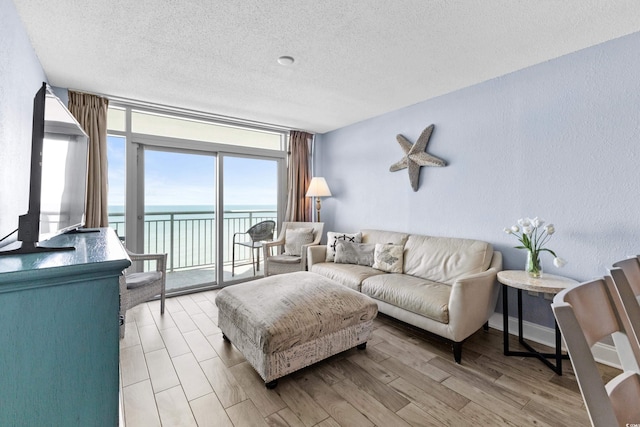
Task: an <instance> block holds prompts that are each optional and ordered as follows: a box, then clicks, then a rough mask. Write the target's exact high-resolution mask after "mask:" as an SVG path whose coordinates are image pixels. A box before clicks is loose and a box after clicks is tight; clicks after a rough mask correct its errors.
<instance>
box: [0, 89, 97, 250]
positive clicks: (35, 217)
mask: <svg viewBox="0 0 640 427" xmlns="http://www.w3.org/2000/svg"><path fill="white" fill-rule="evenodd" d="M88 156H89V138H88V136H87V134H86V133H85V132H84V131H83V130H82V127H81V126H80V124H79V123H78V122H77V121H76V119H75V118H74V117H73V115H72V114H71V113H70V112H69V110H67V108H66V107H65V106H64V104H63V103H62V101H60V99H59V98H58V97H57V96H55V95H54V94H53V92H52V91H51V89H50V88H49V86H48V85H47V84H46V83H43V84H42V87H41V88H40V90H38V92H37V93H36V95H35V97H34V99H33V126H32V136H31V173H30V183H29V210H28V211H27V213H26V214H24V215H20V217H19V218H18V239H17V240H18V242H16V243H15V244H12V245H9V246H7V247H5V248H0V255H7V254H16V253H33V252H46V251H56V250H72V249H74V248H73V247H56V246H55V245H51V244H50V243H51V242H47V240H49V239H51V238H52V237H53V236H56V235H58V234H61V233H64V232H67V231H71V230H76V229H78V228H80V227H82V226H83V225H84V218H85V205H86V195H87V168H88ZM15 245H19V247H15Z"/></svg>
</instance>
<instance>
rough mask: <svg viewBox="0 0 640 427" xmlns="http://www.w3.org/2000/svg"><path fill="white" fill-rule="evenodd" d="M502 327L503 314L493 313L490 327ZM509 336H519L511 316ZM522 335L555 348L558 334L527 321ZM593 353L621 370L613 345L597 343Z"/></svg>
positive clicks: (595, 356)
mask: <svg viewBox="0 0 640 427" xmlns="http://www.w3.org/2000/svg"><path fill="white" fill-rule="evenodd" d="M502 325H503V319H502V313H493V315H492V316H491V318H490V319H489V326H491V327H492V328H494V329H497V330H499V331H502V330H504V328H503V326H502ZM509 334H510V335H518V319H517V318H515V317H511V316H509ZM522 334H523V335H524V337H525V339H526V340H527V341H533V342H537V343H539V344H542V345H546V346H549V347H555V345H556V344H555V342H556V333H555V331H554V330H553V328H547V327H546V326H540V325H537V324H535V323H531V322H527V321H526V320H525V321H523V322H522ZM562 348H563V349H564V348H565V345H564V342H563V343H562ZM592 352H593V357H594V358H595V359H596V361H598V362H600V363H602V364H604V365H608V366H613V367H614V368H618V369H620V359H618V353H617V352H616V348H615V347H614V346H613V345H609V344H604V343H597V344H596V345H594V346H593V349H592Z"/></svg>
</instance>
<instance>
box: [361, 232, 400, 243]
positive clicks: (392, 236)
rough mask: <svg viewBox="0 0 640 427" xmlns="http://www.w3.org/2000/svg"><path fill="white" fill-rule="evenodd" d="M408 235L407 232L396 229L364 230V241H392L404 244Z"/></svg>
mask: <svg viewBox="0 0 640 427" xmlns="http://www.w3.org/2000/svg"><path fill="white" fill-rule="evenodd" d="M408 237H409V235H408V234H407V233H398V232H396V231H384V230H362V243H390V244H392V245H402V246H404V245H405V243H407V238H408Z"/></svg>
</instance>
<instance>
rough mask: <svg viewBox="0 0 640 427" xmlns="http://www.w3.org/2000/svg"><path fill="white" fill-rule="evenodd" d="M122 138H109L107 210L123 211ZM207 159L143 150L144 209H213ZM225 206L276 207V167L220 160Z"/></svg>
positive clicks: (210, 163)
mask: <svg viewBox="0 0 640 427" xmlns="http://www.w3.org/2000/svg"><path fill="white" fill-rule="evenodd" d="M124 148H125V147H124V137H117V136H109V137H108V147H107V158H108V165H109V166H108V171H109V205H110V206H111V205H119V206H122V205H124V200H125V197H124V190H125V173H124V171H125V150H124ZM215 161H216V158H215V157H214V156H211V155H199V154H191V153H189V154H186V153H173V152H167V151H154V150H148V149H147V150H145V205H214V204H215V188H216V183H215ZM224 161H225V164H224V182H225V189H224V195H225V205H226V206H228V205H272V206H275V205H276V204H277V162H276V161H273V160H260V159H247V158H239V157H225V158H224Z"/></svg>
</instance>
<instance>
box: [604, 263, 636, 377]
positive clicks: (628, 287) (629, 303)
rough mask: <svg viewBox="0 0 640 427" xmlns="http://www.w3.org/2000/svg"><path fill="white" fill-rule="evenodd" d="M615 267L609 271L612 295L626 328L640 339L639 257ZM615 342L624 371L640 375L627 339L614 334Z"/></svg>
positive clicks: (616, 264) (615, 264) (617, 264)
mask: <svg viewBox="0 0 640 427" xmlns="http://www.w3.org/2000/svg"><path fill="white" fill-rule="evenodd" d="M613 266H614V268H612V269H611V270H609V274H610V275H611V278H612V279H613V285H614V286H613V290H612V292H611V294H612V296H613V297H614V302H615V303H616V304H617V306H618V311H619V312H620V313H621V316H622V315H623V314H624V317H623V318H622V319H623V321H627V322H628V325H626V324H625V327H627V329H628V330H629V333H633V334H635V336H636V337H638V338H640V262H639V261H638V258H637V257H633V258H629V259H625V260H623V261H618V262H616V263H614V264H613ZM613 342H614V343H615V345H616V348H617V349H618V354H619V356H620V363H621V364H622V366H623V367H624V369H626V370H635V371H636V372H638V373H640V360H636V358H635V357H633V353H632V351H631V349H630V348H629V343H628V340H627V339H626V337H625V336H620V334H614V335H613Z"/></svg>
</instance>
